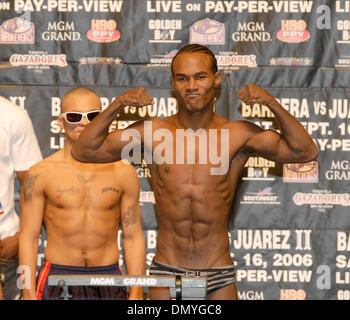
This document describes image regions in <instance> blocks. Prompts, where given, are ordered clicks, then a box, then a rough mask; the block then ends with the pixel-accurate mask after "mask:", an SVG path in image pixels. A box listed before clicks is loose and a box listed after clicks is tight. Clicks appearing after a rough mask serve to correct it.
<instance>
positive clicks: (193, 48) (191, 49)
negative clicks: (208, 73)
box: [171, 44, 218, 75]
mask: <svg viewBox="0 0 350 320" xmlns="http://www.w3.org/2000/svg"><path fill="white" fill-rule="evenodd" d="M183 53H204V54H207V55H208V56H209V57H210V59H211V62H212V66H211V70H212V71H213V73H214V74H215V73H216V72H217V71H218V64H217V61H216V58H215V55H214V53H213V52H212V51H211V50H210V49H209V48H207V47H205V46H202V45H200V44H188V45H186V46H184V47H182V48H181V49H180V50H179V51H178V53H177V54H176V55H175V57H174V58H173V60H172V61H171V73H172V75H174V71H173V65H174V61H175V59H176V58H177V56H179V55H180V54H183Z"/></svg>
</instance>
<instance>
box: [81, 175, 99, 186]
mask: <svg viewBox="0 0 350 320" xmlns="http://www.w3.org/2000/svg"><path fill="white" fill-rule="evenodd" d="M77 178H78V181H79V182H81V183H83V184H87V183H88V182H92V181H94V180H95V179H96V174H93V175H92V176H91V177H89V178H85V177H84V176H82V175H81V174H77Z"/></svg>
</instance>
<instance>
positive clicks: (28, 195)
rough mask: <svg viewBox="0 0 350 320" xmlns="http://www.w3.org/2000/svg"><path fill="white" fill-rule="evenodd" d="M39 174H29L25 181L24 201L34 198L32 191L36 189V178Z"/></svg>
mask: <svg viewBox="0 0 350 320" xmlns="http://www.w3.org/2000/svg"><path fill="white" fill-rule="evenodd" d="M38 176H39V175H38V174H37V175H35V176H32V175H28V176H27V177H26V178H25V180H24V183H23V193H24V201H29V200H32V193H33V190H34V183H35V180H36V179H37V178H38Z"/></svg>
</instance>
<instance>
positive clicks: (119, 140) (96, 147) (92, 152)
mask: <svg viewBox="0 0 350 320" xmlns="http://www.w3.org/2000/svg"><path fill="white" fill-rule="evenodd" d="M142 128H143V126H142V125H141V123H135V124H133V125H132V126H130V127H128V128H126V129H123V130H121V129H117V130H114V131H112V132H110V133H109V134H107V135H106V136H105V137H103V138H102V137H99V138H98V139H97V140H96V141H99V142H98V143H97V142H96V141H95V142H96V143H91V141H90V140H89V139H88V138H87V137H86V135H85V134H84V132H83V133H82V135H81V137H79V139H78V143H77V146H75V147H73V149H72V155H73V157H74V158H75V159H77V160H78V161H82V162H91V163H105V162H114V161H119V160H121V159H125V158H127V157H126V155H128V151H129V150H132V149H133V148H136V146H138V145H141V143H142V134H143V130H142Z"/></svg>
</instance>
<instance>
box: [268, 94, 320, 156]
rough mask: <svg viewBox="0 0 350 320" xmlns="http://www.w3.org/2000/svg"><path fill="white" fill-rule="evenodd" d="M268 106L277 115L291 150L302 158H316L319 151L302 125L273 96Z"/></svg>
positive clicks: (282, 132)
mask: <svg viewBox="0 0 350 320" xmlns="http://www.w3.org/2000/svg"><path fill="white" fill-rule="evenodd" d="M266 104H267V106H268V107H269V109H270V110H271V111H272V113H273V114H274V115H275V117H276V119H277V121H278V123H279V125H280V128H281V133H280V134H281V137H282V139H284V140H285V142H286V143H287V145H288V146H289V148H290V149H291V150H293V152H295V153H296V154H300V156H301V158H304V159H310V160H311V159H314V158H316V157H317V155H318V153H319V150H318V148H317V146H316V144H315V143H314V142H313V140H312V138H311V137H310V135H309V134H308V132H307V131H306V130H305V128H304V127H303V126H302V124H301V123H300V122H299V121H298V120H297V119H295V118H294V117H293V116H292V115H291V114H290V113H289V112H288V111H287V110H285V109H284V108H283V107H282V106H281V105H280V104H279V103H278V101H277V100H276V99H275V98H273V97H272V96H271V98H269V99H268V101H267V103H266Z"/></svg>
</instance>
